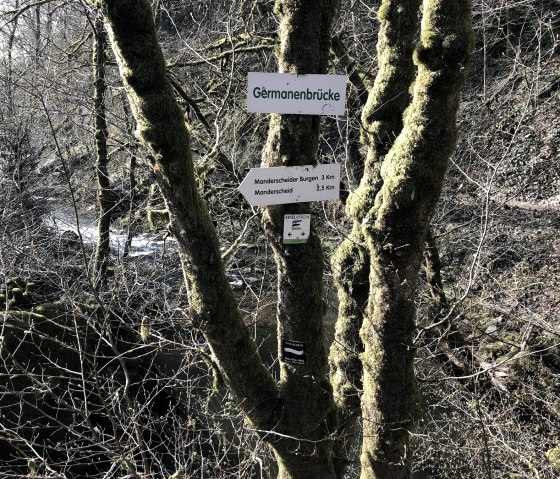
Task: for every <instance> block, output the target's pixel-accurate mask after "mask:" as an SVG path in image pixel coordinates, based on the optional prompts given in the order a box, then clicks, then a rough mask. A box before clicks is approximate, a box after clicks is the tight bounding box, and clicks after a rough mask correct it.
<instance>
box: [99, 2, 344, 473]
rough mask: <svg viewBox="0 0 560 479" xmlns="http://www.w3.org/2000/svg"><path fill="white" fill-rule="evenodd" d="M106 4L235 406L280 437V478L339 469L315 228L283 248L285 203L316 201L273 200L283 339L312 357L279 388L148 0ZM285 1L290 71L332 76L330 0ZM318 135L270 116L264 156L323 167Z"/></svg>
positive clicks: (203, 322) (292, 119)
mask: <svg viewBox="0 0 560 479" xmlns="http://www.w3.org/2000/svg"><path fill="white" fill-rule="evenodd" d="M98 3H99V4H100V5H101V6H102V7H103V13H104V16H105V19H106V22H107V25H108V30H109V34H110V38H111V43H112V46H113V50H114V51H115V55H116V58H117V61H118V64H119V69H120V72H121V76H122V77H123V79H124V81H125V86H126V89H127V93H128V95H129V98H130V101H131V104H132V107H133V112H134V115H135V117H136V120H137V124H138V134H139V136H140V137H141V139H142V140H143V141H144V143H145V144H146V145H147V146H149V147H150V148H151V149H152V150H153V163H152V168H153V171H154V173H155V177H156V180H157V182H158V184H159V187H160V189H161V191H162V194H163V196H164V198H165V202H166V205H167V209H168V210H169V214H170V220H171V227H172V230H173V233H174V235H175V237H176V238H177V241H178V245H179V248H180V256H181V261H182V265H183V272H184V276H185V282H186V285H187V289H188V293H189V302H190V307H189V311H188V312H189V315H190V316H191V317H192V319H193V321H194V322H195V324H197V325H198V326H199V327H200V329H201V330H202V331H203V333H204V335H205V337H206V339H207V340H208V343H209V345H210V348H211V351H212V356H213V360H214V362H215V364H216V367H217V368H218V369H219V371H220V373H221V374H222V376H223V378H224V381H225V383H226V385H227V386H228V387H229V389H230V390H231V391H232V392H233V394H234V395H235V397H236V398H237V400H238V403H239V406H240V407H241V408H242V409H243V410H244V411H245V413H246V414H247V416H248V418H249V419H250V420H251V422H252V423H253V425H254V426H255V427H256V428H257V429H258V430H259V431H260V434H261V435H262V436H263V437H264V438H265V439H266V440H267V441H268V442H269V443H270V444H271V445H272V447H273V449H274V451H275V453H276V456H277V458H278V462H279V470H280V472H279V477H281V478H284V479H316V478H326V479H328V478H331V477H334V476H333V466H332V460H331V439H330V435H331V434H332V433H333V432H334V430H335V424H334V421H335V415H334V409H333V408H334V405H333V402H332V394H331V390H330V386H329V382H328V379H327V361H326V354H325V351H324V349H323V348H324V345H323V332H322V331H323V330H322V328H323V327H322V319H323V312H324V303H323V300H322V290H321V281H322V254H321V247H320V242H319V239H318V237H317V235H316V234H315V233H313V234H312V236H311V239H310V242H309V243H308V244H307V245H299V246H291V247H285V246H283V245H282V244H280V238H281V230H282V222H283V213H284V211H285V212H288V213H295V212H305V211H308V205H298V206H295V207H293V208H287V209H280V208H270V209H269V210H268V211H267V214H266V218H265V227H266V230H267V232H268V234H269V237H270V239H271V241H273V246H274V248H275V253H276V258H277V261H278V265H279V290H280V291H281V295H280V296H281V298H280V301H279V310H278V316H279V323H280V326H279V330H280V335H281V336H284V337H287V338H288V339H296V340H300V341H305V342H306V343H307V357H308V364H307V365H306V366H297V367H296V366H290V365H287V364H282V366H281V379H280V383H279V385H277V384H276V381H274V379H273V378H272V376H271V375H270V373H269V372H268V370H267V368H266V367H265V366H264V364H263V362H262V361H261V359H260V357H259V354H258V352H257V348H256V345H255V343H254V341H253V340H252V338H251V337H250V335H249V332H248V330H247V328H246V326H245V324H244V323H243V321H242V318H241V314H240V312H239V309H238V307H237V304H236V301H235V298H234V296H233V293H232V291H231V288H230V285H229V282H228V280H227V278H226V276H225V272H224V267H223V264H222V261H221V258H220V249H219V243H218V237H217V235H216V231H215V229H214V227H213V225H212V221H211V218H210V215H209V213H208V210H207V208H206V206H205V204H204V202H203V201H202V199H201V198H200V196H199V195H198V192H197V186H196V182H195V177H194V168H193V162H192V158H191V147H190V139H189V135H188V132H187V129H186V127H185V123H184V117H183V115H182V113H181V111H180V109H179V107H178V105H177V103H176V101H175V99H174V96H173V91H172V89H171V86H170V84H169V83H168V81H167V79H166V77H165V63H164V59H163V55H162V53H161V50H160V48H159V45H158V42H157V38H156V32H155V26H154V21H153V18H152V12H151V10H150V7H149V4H148V3H147V2H146V1H145V0H100V1H99V2H98ZM277 7H278V13H279V15H280V16H281V18H282V27H281V35H282V39H283V40H282V47H281V52H280V55H279V58H280V65H281V69H282V71H290V72H298V73H321V72H324V71H325V70H326V64H327V52H328V46H329V35H330V32H329V28H330V23H331V19H332V16H333V14H334V2H332V1H326V0H325V1H321V2H317V1H315V0H313V1H312V0H305V1H301V0H300V1H297V2H296V1H279V2H278V3H277ZM317 52H319V53H317ZM318 134H319V119H318V118H316V117H298V116H293V115H288V116H285V117H279V116H273V117H272V119H271V128H270V135H269V140H268V143H267V147H266V150H265V152H264V155H263V162H264V164H265V165H270V166H272V165H278V164H284V165H297V164H307V163H311V164H313V163H316V150H317V142H318ZM278 152H279V153H278Z"/></svg>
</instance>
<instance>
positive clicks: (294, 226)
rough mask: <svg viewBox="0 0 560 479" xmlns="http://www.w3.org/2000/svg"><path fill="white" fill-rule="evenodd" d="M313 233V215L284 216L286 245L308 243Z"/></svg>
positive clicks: (283, 240) (283, 239) (284, 240)
mask: <svg viewBox="0 0 560 479" xmlns="http://www.w3.org/2000/svg"><path fill="white" fill-rule="evenodd" d="M310 231H311V215H310V214H302V215H284V235H283V238H282V242H283V243H284V244H297V243H307V240H308V239H309V232H310Z"/></svg>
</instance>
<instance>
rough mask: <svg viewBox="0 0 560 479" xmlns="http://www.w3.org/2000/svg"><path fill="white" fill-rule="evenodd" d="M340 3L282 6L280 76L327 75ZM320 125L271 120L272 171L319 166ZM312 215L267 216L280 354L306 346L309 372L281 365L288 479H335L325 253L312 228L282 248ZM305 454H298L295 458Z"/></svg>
mask: <svg viewBox="0 0 560 479" xmlns="http://www.w3.org/2000/svg"><path fill="white" fill-rule="evenodd" d="M337 3H338V2H337V0H320V1H317V0H278V1H277V2H276V13H277V14H278V16H279V17H280V21H281V23H280V50H279V54H278V63H279V70H280V72H281V73H296V74H300V75H305V74H312V73H316V74H317V73H318V74H321V73H326V70H327V65H328V54H329V48H330V36H331V24H332V21H333V18H334V14H335V11H336V7H337ZM319 125H320V117H318V116H310V115H272V116H271V119H270V126H269V133H268V140H267V145H266V147H265V150H264V152H263V158H262V164H263V166H265V167H274V166H297V165H316V164H317V149H318V144H319ZM309 212H310V204H309V203H300V204H297V203H296V204H289V205H276V206H270V207H268V208H267V209H266V212H265V215H264V219H263V222H264V228H265V231H266V233H267V236H268V239H269V241H270V243H271V245H272V248H273V250H274V254H275V259H276V264H277V268H278V311H277V320H278V342H279V344H278V348H279V350H281V346H282V344H281V342H282V339H289V340H296V341H301V342H304V343H305V345H306V355H307V364H306V365H293V364H288V363H286V362H284V361H281V362H280V383H279V387H280V391H281V394H282V398H283V410H282V415H281V418H280V421H279V423H278V425H277V427H276V431H278V432H279V433H282V434H286V435H288V434H289V435H291V436H293V437H294V439H293V440H283V441H279V442H277V443H274V444H273V447H274V451H275V454H276V456H277V458H278V464H279V466H280V474H279V477H281V478H289V477H293V478H297V479H300V478H301V479H304V478H309V479H311V478H318V477H321V478H331V477H334V470H333V464H332V459H331V450H332V441H331V436H332V434H333V433H334V432H335V428H336V425H335V422H336V413H335V407H334V403H333V400H332V388H331V386H330V382H329V380H328V369H327V355H326V350H325V345H324V328H323V317H324V313H325V308H326V305H325V302H324V300H323V287H322V283H323V253H322V247H321V241H320V239H319V236H318V235H317V233H316V231H315V230H314V229H313V228H312V230H311V235H310V238H309V241H308V242H307V243H305V244H295V245H284V244H282V231H283V226H284V215H285V214H302V213H309ZM295 450H297V451H298V453H297V454H294V453H293V451H295Z"/></svg>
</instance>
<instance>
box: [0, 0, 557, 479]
mask: <svg viewBox="0 0 560 479" xmlns="http://www.w3.org/2000/svg"><path fill="white" fill-rule="evenodd" d="M273 3H274V2H272V1H271V0H254V1H248V0H244V1H242V0H239V1H232V2H220V1H212V2H207V1H203V0H200V1H196V0H184V1H178V0H177V1H171V0H161V1H154V2H152V6H153V11H154V15H155V18H156V23H157V26H158V29H159V35H160V43H161V45H162V47H163V48H164V53H165V58H166V61H167V65H168V75H169V78H170V79H171V80H172V82H173V85H174V88H175V91H176V93H177V98H178V99H179V101H180V103H181V106H182V107H183V108H184V114H185V118H186V120H188V124H189V128H190V130H191V133H192V138H193V149H194V153H195V158H194V160H195V164H196V172H197V181H198V182H199V188H200V191H201V193H202V195H203V196H204V197H205V199H206V201H207V203H208V205H209V208H210V210H211V214H212V217H213V220H214V223H215V225H216V227H217V228H218V231H219V234H220V241H221V246H222V250H223V254H224V257H225V261H226V266H227V274H228V277H229V279H230V282H231V284H232V285H233V287H234V289H235V290H236V294H237V299H238V301H239V303H240V307H241V309H242V311H243V312H244V314H245V320H246V323H247V325H248V327H249V328H251V331H252V332H253V334H254V336H255V338H256V339H257V341H258V343H259V344H260V352H261V356H262V357H263V359H264V360H265V361H267V364H268V365H269V367H270V368H271V370H272V371H277V368H278V365H277V364H276V349H275V348H276V338H275V334H276V332H275V324H274V322H275V291H274V290H275V271H274V267H273V264H274V263H273V259H272V257H271V251H270V247H269V245H268V244H267V241H266V239H265V235H264V232H263V231H262V230H261V226H260V221H259V217H260V214H261V212H260V211H259V210H258V209H255V208H252V207H250V206H249V205H248V204H247V203H246V202H245V201H244V200H243V198H242V197H241V196H240V195H239V193H237V191H236V190H235V188H236V186H237V185H238V184H239V183H240V181H241V179H242V178H243V177H244V175H245V173H246V171H247V170H248V169H249V168H251V167H255V166H258V165H259V163H260V159H261V153H262V148H263V146H264V144H265V142H266V135H267V128H268V118H267V116H266V115H255V114H247V113H246V112H245V109H246V106H245V95H246V93H245V89H246V77H247V72H249V71H276V70H277V65H276V59H275V56H274V49H275V47H276V45H277V43H278V38H277V33H276V31H277V27H278V24H277V19H276V17H275V16H274V14H273ZM377 7H378V4H377V2H359V1H348V2H343V5H342V7H341V10H340V12H339V14H338V19H337V22H336V25H335V38H336V39H337V40H338V42H335V43H333V48H332V53H331V62H330V71H332V72H333V73H343V72H344V71H345V70H346V69H349V71H348V72H349V73H353V72H360V73H361V74H362V78H363V79H364V80H365V81H366V82H368V81H372V80H373V78H374V76H375V73H376V72H375V68H376V58H375V49H374V45H375V42H376V38H377V28H378V26H377V20H376V16H377ZM473 7H474V26H475V32H476V45H475V51H474V54H473V57H472V59H471V64H470V67H469V70H468V74H467V86H466V88H465V90H464V93H463V96H462V102H461V109H460V113H459V119H460V136H459V145H458V148H457V151H456V153H455V155H454V156H453V158H452V164H451V167H450V171H449V174H448V177H447V180H446V184H445V190H444V196H443V198H442V199H441V201H440V203H439V206H438V210H437V213H436V216H435V218H434V220H433V224H432V235H433V238H434V242H433V243H430V244H429V247H428V249H427V253H426V265H427V266H426V268H425V270H424V272H423V274H422V276H421V284H422V287H421V290H420V292H419V294H418V298H417V304H418V308H419V309H418V311H419V314H418V318H417V327H418V328H417V336H416V339H415V342H416V346H417V360H416V373H417V376H418V379H419V387H420V393H421V403H420V405H419V406H420V411H421V420H420V423H419V425H418V428H417V431H416V432H415V435H414V444H413V447H414V449H415V455H414V461H415V462H414V467H413V469H414V470H415V474H416V476H415V477H441V478H455V477H457V478H459V477H461V478H467V477H471V478H504V479H506V478H508V479H512V478H517V477H519V478H555V477H558V475H559V474H560V428H559V426H558V425H559V424H560V417H559V415H560V386H559V384H560V381H559V378H560V356H559V350H558V347H559V335H560V329H559V321H558V305H559V304H560V293H559V287H558V281H557V278H558V276H559V274H560V261H559V253H560V240H559V239H558V238H559V235H558V231H559V226H560V218H559V214H560V194H559V192H560V168H559V166H560V164H559V153H558V151H559V145H560V123H559V122H558V116H559V112H560V92H559V91H560V57H559V53H560V14H559V13H558V12H559V11H560V8H559V7H560V4H559V2H558V1H557V0H518V1H515V0H476V1H475V2H474V6H473ZM1 8H2V15H1V17H0V27H1V29H0V34H1V35H2V52H1V56H0V88H1V89H2V95H1V96H0V184H1V186H0V188H1V191H2V195H1V196H0V214H1V222H0V235H1V243H0V281H1V284H2V286H1V287H0V307H1V308H2V310H3V313H0V315H1V316H0V317H1V318H2V322H1V326H0V327H1V331H0V354H1V359H2V361H1V362H0V378H1V379H0V451H1V452H0V475H1V476H2V477H6V478H7V477H23V476H25V475H26V474H29V475H30V477H168V476H171V475H172V474H174V473H177V474H183V475H184V477H208V478H210V477H216V478H218V477H271V476H274V465H273V461H271V460H270V452H269V451H268V448H267V446H265V445H264V444H261V442H260V440H259V439H258V438H257V436H256V435H255V434H254V432H253V431H252V430H251V428H249V427H248V426H247V425H246V423H245V422H244V418H243V417H242V415H240V413H239V412H237V411H236V409H235V408H234V407H233V402H232V399H231V398H230V397H229V395H228V393H227V392H226V391H225V390H224V389H223V388H220V384H219V377H212V375H213V370H212V364H211V361H210V360H209V356H208V350H207V346H206V345H205V343H204V341H203V340H202V338H201V335H200V334H199V333H198V331H197V329H196V328H195V327H194V326H193V325H192V322H191V319H190V318H189V317H188V315H187V314H186V313H185V311H186V310H187V306H188V298H187V295H186V292H185V290H184V288H183V281H182V273H181V269H180V265H179V261H178V257H177V248H176V246H175V243H174V241H173V239H172V238H171V237H169V234H168V231H167V221H168V220H167V217H166V212H165V205H164V204H163V200H162V198H161V195H160V193H159V191H158V189H157V188H156V186H155V183H154V181H153V178H152V177H151V175H150V173H149V168H148V164H149V161H150V158H149V153H148V152H147V151H145V150H144V149H143V148H142V147H141V146H140V145H139V144H138V143H137V141H136V140H135V137H134V129H135V124H134V121H133V118H132V115H131V113H130V110H129V106H128V104H127V100H126V97H125V93H124V89H123V86H122V84H121V81H120V79H119V75H118V71H117V68H116V62H115V60H114V58H113V57H112V52H111V50H110V49H109V48H107V49H106V60H105V70H106V78H105V81H106V88H107V89H106V92H105V93H104V107H105V115H106V121H107V125H108V128H107V131H108V137H107V143H108V172H109V173H108V176H109V180H110V181H109V188H106V190H107V191H105V193H106V194H107V197H108V198H109V200H110V201H109V205H110V216H111V225H112V226H111V228H112V233H111V239H110V245H109V246H110V257H109V263H108V268H107V275H106V280H105V281H104V282H102V284H100V283H99V282H98V281H97V279H96V274H95V273H94V260H93V258H94V253H95V243H96V238H97V211H98V210H97V209H96V196H97V187H96V181H95V178H96V173H97V169H96V166H95V164H96V163H95V159H96V143H95V136H94V133H95V121H94V120H95V115H94V112H95V108H96V107H95V106H94V83H93V78H94V73H93V71H94V70H93V64H92V49H93V39H94V37H95V36H96V33H98V30H96V23H95V19H96V12H95V10H94V9H93V8H92V7H91V5H89V2H85V1H84V2H78V1H59V2H57V1H38V2H32V1H25V0H11V1H4V2H2V7H1ZM97 28H98V27H97ZM361 94H362V92H361V91H360V90H359V89H357V88H356V84H353V85H351V86H349V91H348V103H347V104H348V114H347V116H346V117H340V118H323V120H322V125H321V143H320V158H319V161H320V162H335V161H336V162H339V163H341V164H342V166H343V171H344V188H343V189H344V190H346V191H352V190H353V189H355V188H356V187H357V181H356V171H358V170H359V165H360V162H361V161H362V160H361V158H362V157H363V153H364V152H363V151H361V150H360V146H359V142H358V137H359V132H360V110H361V104H362V103H361V100H360V95H361ZM342 193H343V194H342V195H341V196H342V197H343V199H344V196H345V195H344V193H345V191H343V192H342ZM312 208H313V221H314V222H315V224H316V225H318V227H319V228H320V231H321V236H322V239H323V244H324V246H325V247H326V249H327V255H326V259H325V268H326V271H327V273H326V277H325V281H326V284H327V299H328V301H329V312H328V313H327V319H326V320H327V329H328V332H329V333H328V338H329V339H328V341H329V342H331V341H332V337H333V334H334V333H333V328H334V321H335V318H336V309H337V304H336V302H337V300H336V293H335V292H334V286H333V284H332V272H331V269H330V268H331V266H330V263H329V261H328V257H329V256H330V253H332V252H333V251H334V248H335V247H336V246H337V245H338V244H339V243H340V242H341V241H342V240H343V239H344V237H345V236H346V235H347V234H348V233H349V230H350V228H351V224H350V223H349V222H348V220H346V219H345V217H344V214H343V202H342V201H340V202H328V203H314V204H313V205H312ZM127 244H128V246H127ZM438 248H439V252H438ZM438 257H439V260H440V263H441V266H440V267H438V261H437V260H438ZM439 272H441V275H439V274H438V273H439ZM326 346H328V345H326ZM356 444H358V443H356ZM356 447H357V446H356ZM354 460H355V464H354V466H355V467H353V466H352V465H351V467H350V470H349V472H348V477H356V474H357V472H356V471H357V469H358V467H357V465H358V464H359V451H356V454H355V455H354ZM150 474H151V476H150ZM175 477H180V476H179V475H177V476H175Z"/></svg>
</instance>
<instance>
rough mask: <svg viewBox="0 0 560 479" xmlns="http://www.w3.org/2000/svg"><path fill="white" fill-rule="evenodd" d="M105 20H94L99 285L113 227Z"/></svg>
mask: <svg viewBox="0 0 560 479" xmlns="http://www.w3.org/2000/svg"><path fill="white" fill-rule="evenodd" d="M106 43H107V42H106V36H105V29H104V26H103V21H102V18H101V16H99V17H98V18H97V19H96V21H95V31H94V42H93V88H94V94H93V104H94V123H95V125H94V126H95V151H96V159H95V176H96V178H97V214H98V218H99V219H98V223H97V245H96V249H95V257H94V265H93V279H94V283H95V285H96V286H97V287H99V286H100V285H101V284H102V283H103V282H104V281H105V279H106V274H107V262H108V261H109V227H110V226H111V211H110V208H111V204H110V193H111V192H110V183H109V173H108V171H107V161H108V158H107V136H108V131H107V120H106V116H105V91H106V85H105V47H106Z"/></svg>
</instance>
